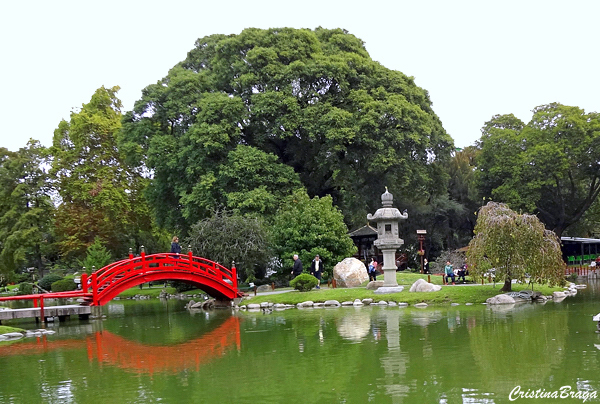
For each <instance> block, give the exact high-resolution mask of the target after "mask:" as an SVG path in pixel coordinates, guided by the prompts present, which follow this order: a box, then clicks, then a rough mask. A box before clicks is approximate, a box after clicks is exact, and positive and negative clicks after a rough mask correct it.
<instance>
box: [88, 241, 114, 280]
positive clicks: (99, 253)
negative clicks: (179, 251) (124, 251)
mask: <svg viewBox="0 0 600 404" xmlns="http://www.w3.org/2000/svg"><path fill="white" fill-rule="evenodd" d="M112 261H113V258H112V256H111V254H110V252H108V250H107V249H106V248H105V247H104V245H103V244H102V240H100V237H96V238H94V242H93V243H92V244H91V245H90V246H89V247H88V248H87V250H86V255H85V259H84V260H83V261H81V262H80V265H81V266H82V267H84V268H85V271H86V272H87V273H88V274H90V273H92V268H96V269H100V268H103V267H105V266H106V265H108V264H110V263H111V262H112Z"/></svg>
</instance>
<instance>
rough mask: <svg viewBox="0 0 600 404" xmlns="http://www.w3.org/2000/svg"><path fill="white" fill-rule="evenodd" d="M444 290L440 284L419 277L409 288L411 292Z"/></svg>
mask: <svg viewBox="0 0 600 404" xmlns="http://www.w3.org/2000/svg"><path fill="white" fill-rule="evenodd" d="M439 290H442V287H441V286H440V285H434V284H433V283H429V282H427V281H426V280H425V279H417V280H416V281H415V283H413V284H412V286H411V287H410V289H409V292H437V291H439Z"/></svg>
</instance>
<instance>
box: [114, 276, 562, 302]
mask: <svg viewBox="0 0 600 404" xmlns="http://www.w3.org/2000/svg"><path fill="white" fill-rule="evenodd" d="M420 278H421V279H425V280H427V275H421V274H418V273H412V272H406V271H403V272H397V273H396V279H397V280H398V284H399V285H402V286H404V291H402V292H400V293H392V294H387V295H376V294H375V293H374V292H373V291H372V290H367V289H365V287H364V286H365V285H366V284H367V282H365V283H364V284H363V285H361V286H360V287H357V288H336V289H330V288H328V287H327V285H326V284H324V285H323V286H322V287H321V289H313V290H312V291H310V292H303V293H301V292H298V291H295V290H293V291H291V292H288V293H281V294H274V295H263V296H253V293H252V292H250V293H249V295H250V296H249V297H247V298H245V299H244V300H243V301H242V303H241V304H248V303H262V302H271V303H285V304H297V303H301V302H304V301H308V300H312V301H313V302H324V301H326V300H337V301H339V302H344V301H353V300H355V299H365V298H372V299H374V301H375V302H378V301H381V300H385V301H395V302H398V303H399V302H405V303H408V304H415V303H421V302H424V303H429V304H450V303H483V302H485V300H486V299H487V298H489V297H492V296H495V295H497V294H499V293H500V288H501V287H502V284H496V285H495V286H494V285H493V284H491V283H487V281H486V283H485V284H484V285H480V284H479V285H474V284H472V283H471V284H467V285H455V286H443V287H442V290H441V291H439V292H430V293H426V292H423V293H410V292H409V291H408V289H409V288H410V286H411V285H412V284H413V283H414V282H415V281H416V280H417V279H420ZM469 278H470V277H467V279H469ZM377 279H378V280H383V275H380V276H378V277H377ZM430 279H431V283H434V284H437V285H442V283H443V279H442V276H440V275H430ZM526 288H527V285H520V284H513V291H519V290H522V289H526ZM285 289H289V288H281V289H277V290H285ZM162 290H166V292H167V293H169V294H175V293H176V291H175V288H173V287H170V286H168V287H166V288H165V287H163V286H162V285H154V286H153V287H151V288H149V287H148V285H147V284H144V287H143V289H140V288H139V287H135V288H131V289H129V290H126V291H125V292H123V293H121V294H119V297H120V298H122V299H127V298H132V297H134V296H135V295H143V296H150V297H156V298H157V297H158V296H159V294H160V293H161V291H162ZM534 290H536V291H539V292H541V293H542V294H544V295H551V294H552V292H553V291H557V290H564V289H562V288H549V287H547V286H542V285H535V288H534ZM183 293H184V294H188V295H193V294H197V293H202V291H201V290H199V289H194V290H189V291H186V292H183Z"/></svg>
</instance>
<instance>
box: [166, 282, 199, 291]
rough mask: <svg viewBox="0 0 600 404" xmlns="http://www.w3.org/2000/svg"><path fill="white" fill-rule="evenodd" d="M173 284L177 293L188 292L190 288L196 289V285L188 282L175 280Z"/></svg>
mask: <svg viewBox="0 0 600 404" xmlns="http://www.w3.org/2000/svg"><path fill="white" fill-rule="evenodd" d="M171 286H172V287H174V288H175V291H176V292H177V293H182V292H187V291H188V290H194V289H196V285H193V284H191V283H187V282H179V281H173V282H171Z"/></svg>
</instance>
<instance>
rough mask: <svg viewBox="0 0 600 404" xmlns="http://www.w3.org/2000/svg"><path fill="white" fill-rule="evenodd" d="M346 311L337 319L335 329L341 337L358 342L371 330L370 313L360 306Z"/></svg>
mask: <svg viewBox="0 0 600 404" xmlns="http://www.w3.org/2000/svg"><path fill="white" fill-rule="evenodd" d="M344 310H345V309H344ZM348 311H349V312H348V313H347V314H345V315H344V316H343V317H342V318H341V319H340V320H339V322H338V325H337V331H338V333H339V334H340V336H341V337H342V338H345V339H347V340H349V341H354V342H360V341H362V340H363V339H365V337H366V336H367V335H369V333H370V332H371V313H370V312H369V311H366V310H363V308H362V307H360V308H356V309H349V310H348Z"/></svg>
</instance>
